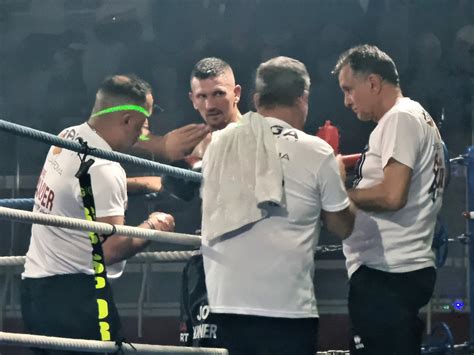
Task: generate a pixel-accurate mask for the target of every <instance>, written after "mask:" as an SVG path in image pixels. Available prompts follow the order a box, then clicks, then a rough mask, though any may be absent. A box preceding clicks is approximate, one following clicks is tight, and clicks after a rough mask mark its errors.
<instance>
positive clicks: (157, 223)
mask: <svg viewBox="0 0 474 355" xmlns="http://www.w3.org/2000/svg"><path fill="white" fill-rule="evenodd" d="M145 223H146V224H148V226H149V227H150V229H155V230H159V231H164V232H172V231H174V218H173V216H172V215H170V214H168V213H163V212H153V213H152V214H150V215H149V216H148V219H147V220H146V221H145Z"/></svg>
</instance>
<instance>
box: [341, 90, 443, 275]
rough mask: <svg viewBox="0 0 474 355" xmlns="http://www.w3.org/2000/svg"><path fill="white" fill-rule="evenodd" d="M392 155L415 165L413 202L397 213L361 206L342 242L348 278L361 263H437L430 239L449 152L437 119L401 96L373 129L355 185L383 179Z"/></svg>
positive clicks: (389, 267)
mask: <svg viewBox="0 0 474 355" xmlns="http://www.w3.org/2000/svg"><path fill="white" fill-rule="evenodd" d="M390 158H394V159H395V160H397V161H399V162H400V163H402V164H404V165H406V166H408V167H410V168H411V169H412V177H411V181H410V189H409V192H408V201H407V203H406V205H405V207H403V208H402V209H400V210H398V211H395V212H363V211H358V213H357V216H356V221H355V226H354V231H353V233H352V235H351V236H350V237H349V238H347V239H345V240H344V242H343V247H344V255H345V256H346V266H347V270H348V273H349V277H350V276H351V275H352V274H353V273H354V272H355V271H356V270H357V269H358V268H359V266H361V265H366V266H368V267H371V268H374V269H378V270H382V271H386V272H409V271H414V270H419V269H422V268H425V267H430V266H434V254H433V252H432V251H431V243H432V239H433V232H434V226H435V222H436V215H437V214H438V211H439V209H440V208H441V202H442V195H443V187H444V177H445V163H444V151H443V147H442V141H441V136H440V134H439V131H438V129H437V127H436V125H435V123H434V121H433V119H432V118H431V116H430V115H429V114H428V113H427V112H426V111H425V110H424V109H423V107H421V105H420V104H419V103H417V102H415V101H412V100H410V99H409V98H402V99H400V100H399V101H398V102H397V103H396V104H395V105H394V106H393V107H392V108H391V109H390V110H389V111H388V112H387V113H385V115H384V116H383V117H382V118H381V119H380V121H379V122H378V124H377V126H376V127H375V129H374V130H373V131H372V133H371V135H370V138H369V145H368V149H367V151H366V152H365V153H364V154H363V156H362V158H361V164H359V166H358V167H357V169H358V179H357V180H356V184H357V185H356V188H368V187H371V186H374V185H376V184H378V183H380V182H381V181H382V179H383V169H384V167H385V166H386V165H387V163H388V161H389V159H390Z"/></svg>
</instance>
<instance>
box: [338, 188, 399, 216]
mask: <svg viewBox="0 0 474 355" xmlns="http://www.w3.org/2000/svg"><path fill="white" fill-rule="evenodd" d="M347 194H348V195H349V198H350V199H351V201H352V202H353V203H354V204H355V205H356V207H357V208H359V209H361V210H363V211H371V212H385V211H397V210H399V209H400V208H402V207H403V206H404V203H403V202H402V201H401V200H400V198H398V197H397V196H394V195H393V193H391V192H390V190H389V189H387V187H385V186H384V185H383V184H378V185H375V186H372V187H369V188H363V189H357V188H356V189H349V190H347Z"/></svg>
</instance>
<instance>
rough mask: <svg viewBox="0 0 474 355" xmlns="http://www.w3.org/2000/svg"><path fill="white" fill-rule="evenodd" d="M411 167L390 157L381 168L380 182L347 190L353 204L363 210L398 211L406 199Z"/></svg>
mask: <svg viewBox="0 0 474 355" xmlns="http://www.w3.org/2000/svg"><path fill="white" fill-rule="evenodd" d="M411 175H412V169H411V168H409V167H408V166H406V165H404V164H402V163H400V162H398V161H397V160H395V159H393V158H390V159H389V161H388V163H387V165H386V166H385V168H384V169H383V180H382V182H381V183H380V184H377V185H375V186H372V187H369V188H364V189H357V188H355V189H350V190H349V191H347V193H348V195H349V198H350V199H351V200H352V201H353V202H354V204H355V205H356V206H357V207H358V208H360V209H361V210H365V211H378V212H383V211H398V210H400V209H401V208H403V207H404V206H405V205H406V203H407V199H408V191H409V189H410V180H411Z"/></svg>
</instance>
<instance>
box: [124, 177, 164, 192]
mask: <svg viewBox="0 0 474 355" xmlns="http://www.w3.org/2000/svg"><path fill="white" fill-rule="evenodd" d="M161 187H162V185H161V177H159V176H137V177H131V178H127V192H128V193H129V194H139V193H150V192H159V191H161Z"/></svg>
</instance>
